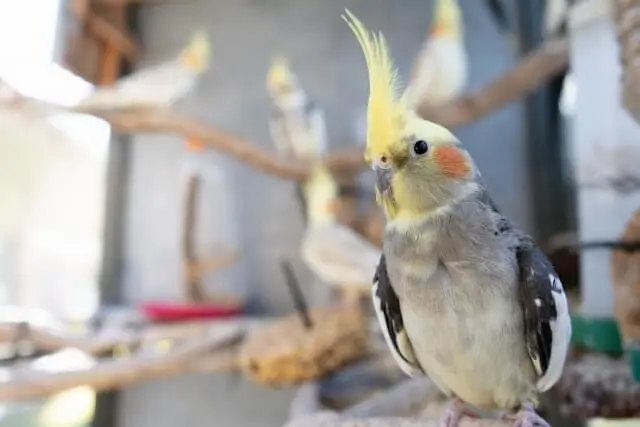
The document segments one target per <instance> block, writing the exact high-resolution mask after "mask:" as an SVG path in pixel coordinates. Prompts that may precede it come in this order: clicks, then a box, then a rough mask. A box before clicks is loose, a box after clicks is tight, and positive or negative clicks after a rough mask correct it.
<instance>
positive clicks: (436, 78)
mask: <svg viewBox="0 0 640 427" xmlns="http://www.w3.org/2000/svg"><path fill="white" fill-rule="evenodd" d="M467 62H468V60H467V52H466V50H465V46H464V22H463V20H462V12H461V10H460V6H459V5H458V2H457V0H435V10H434V22H433V26H432V28H431V31H430V33H429V35H428V36H427V39H426V40H425V42H424V43H423V45H422V47H421V49H420V52H419V53H418V57H417V60H416V63H415V64H414V66H413V70H412V73H411V83H410V85H409V89H408V90H407V102H408V103H409V105H411V106H413V107H414V108H415V107H418V106H419V105H420V104H422V103H428V104H430V105H437V104H442V103H445V102H448V101H450V100H452V99H454V98H455V97H457V96H458V95H460V94H461V93H462V91H463V89H464V88H465V86H466V84H467V79H468V64H467Z"/></svg>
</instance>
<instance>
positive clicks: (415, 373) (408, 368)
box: [371, 282, 424, 377]
mask: <svg viewBox="0 0 640 427" xmlns="http://www.w3.org/2000/svg"><path fill="white" fill-rule="evenodd" d="M377 292H378V282H374V284H373V286H372V287H371V297H372V299H373V309H374V311H375V312H376V316H377V318H378V323H379V324H380V329H382V335H383V336H384V340H385V341H386V343H387V347H389V350H390V351H391V355H392V356H393V359H394V360H395V361H396V363H397V364H398V366H399V367H400V369H401V370H402V372H404V373H405V374H407V375H408V376H410V377H423V376H424V373H423V372H422V370H420V369H419V368H417V367H416V366H414V365H412V364H411V363H409V362H407V360H406V359H405V358H404V356H402V354H400V353H399V352H398V350H397V349H396V345H397V347H399V348H401V347H402V346H401V345H400V343H399V342H398V343H396V342H394V341H393V339H392V338H391V335H390V334H389V328H391V327H393V326H392V325H388V324H387V318H386V316H385V315H384V312H383V310H382V300H381V299H380V298H378V295H377ZM401 333H402V334H406V332H404V331H402V332H401ZM398 339H400V336H398Z"/></svg>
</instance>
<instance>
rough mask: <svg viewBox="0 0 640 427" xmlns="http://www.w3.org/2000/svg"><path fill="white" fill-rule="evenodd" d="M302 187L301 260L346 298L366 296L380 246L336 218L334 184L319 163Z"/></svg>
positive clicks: (335, 189) (379, 252)
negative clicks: (304, 222) (303, 228)
mask: <svg viewBox="0 0 640 427" xmlns="http://www.w3.org/2000/svg"><path fill="white" fill-rule="evenodd" d="M303 191H304V195H305V198H306V201H307V215H308V218H307V229H306V231H305V233H304V236H303V238H302V258H303V260H304V261H305V263H306V264H307V266H308V267H309V269H311V271H313V273H314V274H316V275H317V276H318V277H319V278H320V279H322V281H323V282H325V283H326V284H328V285H330V286H335V287H338V288H341V290H342V291H343V293H344V294H345V296H346V297H347V298H351V297H358V296H362V295H367V296H368V295H369V294H370V292H371V277H372V276H373V274H374V273H375V270H376V266H377V264H378V259H379V258H380V254H381V251H380V249H379V248H377V247H375V246H374V245H373V244H371V243H369V242H368V241H367V240H366V239H364V238H363V237H361V236H360V235H359V234H357V233H356V232H355V231H353V230H352V229H351V228H349V227H346V226H344V225H342V224H340V223H338V222H337V220H336V216H335V213H334V211H335V203H336V198H337V195H338V194H337V193H338V185H337V183H336V182H335V180H334V179H333V177H332V176H331V174H330V173H329V171H328V170H327V169H326V168H325V167H324V166H323V165H322V164H317V165H316V166H315V167H314V169H313V171H312V173H311V176H310V177H309V178H308V180H307V182H305V184H304V188H303Z"/></svg>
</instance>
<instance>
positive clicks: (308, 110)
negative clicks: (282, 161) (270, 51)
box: [267, 56, 327, 160]
mask: <svg viewBox="0 0 640 427" xmlns="http://www.w3.org/2000/svg"><path fill="white" fill-rule="evenodd" d="M267 91H268V92H269V96H270V97H271V101H272V102H273V107H274V108H273V114H272V115H271V118H270V121H269V131H270V133H271V139H273V142H274V144H275V145H276V148H277V150H278V151H279V152H280V153H282V154H284V155H286V156H291V157H295V158H298V159H305V160H311V159H316V158H319V157H322V156H324V155H325V154H326V152H327V131H326V123H325V119H324V113H323V111H322V109H321V108H320V107H318V105H316V104H315V103H314V102H313V101H310V100H309V99H308V97H307V94H306V93H305V91H304V89H303V88H302V86H301V85H300V82H299V80H298V78H297V77H296V76H295V75H294V74H293V72H292V71H291V68H290V67H289V64H288V62H287V61H286V60H285V58H284V57H282V56H278V57H276V58H274V59H273V61H272V63H271V67H270V68H269V72H268V73H267Z"/></svg>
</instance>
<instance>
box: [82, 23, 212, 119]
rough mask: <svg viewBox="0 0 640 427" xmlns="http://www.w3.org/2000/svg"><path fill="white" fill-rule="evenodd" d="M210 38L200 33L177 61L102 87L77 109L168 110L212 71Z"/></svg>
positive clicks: (144, 70)
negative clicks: (210, 67)
mask: <svg viewBox="0 0 640 427" xmlns="http://www.w3.org/2000/svg"><path fill="white" fill-rule="evenodd" d="M209 56H210V46H209V38H208V35H207V33H206V32H205V31H203V30H198V31H196V32H195V33H194V34H193V35H192V36H191V39H190V40H189V43H188V44H187V46H186V47H185V48H183V49H182V51H181V52H180V53H179V54H178V56H177V57H176V58H175V59H172V60H170V61H167V62H163V63H160V64H158V65H156V66H154V67H149V68H146V69H142V70H140V71H137V72H135V73H133V74H130V75H128V76H126V77H123V78H122V79H120V80H118V81H117V82H116V83H115V84H113V85H109V86H98V87H97V88H96V90H95V91H94V92H92V93H90V94H89V95H87V96H86V97H85V98H83V99H82V100H81V101H80V102H79V103H78V104H77V105H76V106H75V107H76V108H79V109H85V110H93V111H96V110H99V111H100V110H121V109H133V108H168V107H170V106H171V105H172V104H173V103H175V102H176V101H177V100H178V99H180V98H182V97H183V96H185V95H186V94H187V93H188V92H189V91H191V90H192V89H193V87H194V86H195V84H196V81H197V78H198V77H199V76H200V75H201V74H202V73H203V72H204V71H205V70H206V69H207V68H208V66H209Z"/></svg>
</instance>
